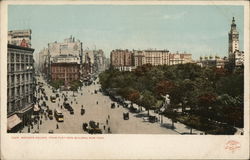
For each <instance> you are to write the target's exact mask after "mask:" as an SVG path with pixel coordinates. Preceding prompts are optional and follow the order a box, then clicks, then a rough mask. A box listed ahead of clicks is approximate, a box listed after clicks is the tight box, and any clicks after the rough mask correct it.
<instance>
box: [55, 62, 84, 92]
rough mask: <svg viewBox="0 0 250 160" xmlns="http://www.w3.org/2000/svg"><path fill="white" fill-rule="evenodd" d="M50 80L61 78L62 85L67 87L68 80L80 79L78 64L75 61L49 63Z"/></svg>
mask: <svg viewBox="0 0 250 160" xmlns="http://www.w3.org/2000/svg"><path fill="white" fill-rule="evenodd" d="M51 80H52V81H56V80H62V81H64V86H66V87H69V85H70V82H72V81H74V80H80V65H79V64H77V63H74V62H72V63H64V62H59V63H52V64H51Z"/></svg>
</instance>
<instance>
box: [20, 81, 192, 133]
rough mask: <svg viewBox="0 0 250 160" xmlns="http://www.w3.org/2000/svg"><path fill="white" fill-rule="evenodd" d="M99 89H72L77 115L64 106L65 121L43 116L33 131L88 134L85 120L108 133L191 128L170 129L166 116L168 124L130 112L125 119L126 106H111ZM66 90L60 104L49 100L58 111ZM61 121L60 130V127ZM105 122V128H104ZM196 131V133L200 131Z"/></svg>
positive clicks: (153, 131)
mask: <svg viewBox="0 0 250 160" xmlns="http://www.w3.org/2000/svg"><path fill="white" fill-rule="evenodd" d="M38 81H40V82H43V83H44V84H46V83H45V81H44V80H43V79H42V78H38ZM43 88H44V89H45V92H46V94H47V96H48V97H49V96H50V95H53V94H54V93H52V90H51V87H50V88H49V87H48V86H47V85H44V87H43ZM99 88H100V85H99V84H94V85H90V86H85V87H83V88H82V90H81V91H78V93H76V92H75V93H74V95H75V97H74V96H73V92H72V91H70V92H69V91H68V92H67V95H68V97H69V102H71V101H73V105H72V107H73V108H74V115H71V114H70V113H69V112H68V111H67V110H66V109H64V108H63V109H62V112H63V114H64V122H57V121H56V120H55V118H53V120H49V119H47V120H45V118H44V117H43V118H42V125H39V129H38V128H37V125H36V126H34V128H33V129H31V132H33V131H34V130H39V133H48V131H49V130H53V131H54V133H70V134H73V133H77V134H80V133H85V134H86V132H84V131H83V129H82V123H83V122H87V123H88V122H89V121H90V120H93V121H95V122H99V124H100V128H101V129H102V130H103V133H107V128H108V127H110V130H111V132H112V133H116V134H179V133H180V132H181V133H183V132H188V131H189V129H188V128H185V126H183V124H175V126H176V127H177V128H176V129H175V130H172V129H170V128H169V127H170V126H171V120H169V119H167V118H164V122H165V124H164V125H163V126H162V125H160V123H150V122H144V121H143V118H142V117H138V114H133V113H129V114H130V115H129V120H123V113H124V112H128V110H127V109H126V108H123V107H122V106H120V107H119V108H118V107H116V108H115V109H111V107H110V106H111V103H112V100H111V99H110V98H109V97H108V96H105V95H103V94H102V93H101V92H98V93H97V94H95V93H94V90H95V89H99ZM62 93H64V94H66V92H65V91H64V92H61V93H60V101H59V98H57V99H56V103H52V102H51V101H50V99H49V100H48V101H46V103H47V104H48V106H49V108H50V109H52V110H54V109H55V108H61V107H60V106H61V105H62V103H63V101H62V97H61V96H62ZM81 93H82V94H83V95H81ZM74 99H76V101H74ZM97 101H98V104H97ZM76 102H77V104H76ZM58 104H59V107H58ZM81 105H83V106H84V107H83V108H84V109H85V114H84V115H83V116H82V115H81V114H80V109H81ZM146 113H147V112H146V111H144V112H142V113H141V114H146ZM151 114H153V113H151ZM108 116H110V118H108ZM106 120H108V124H107V123H106ZM57 124H58V126H59V129H56V126H57ZM104 125H105V130H104V128H103V127H104ZM178 129H179V131H178ZM23 131H24V132H27V131H28V129H27V128H25V129H24V130H23ZM193 132H196V130H194V131H193Z"/></svg>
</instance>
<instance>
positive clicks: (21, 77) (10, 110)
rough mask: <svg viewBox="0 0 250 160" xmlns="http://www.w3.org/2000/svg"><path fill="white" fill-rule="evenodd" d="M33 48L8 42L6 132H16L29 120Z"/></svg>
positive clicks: (32, 96) (32, 103) (32, 102)
mask: <svg viewBox="0 0 250 160" xmlns="http://www.w3.org/2000/svg"><path fill="white" fill-rule="evenodd" d="M33 52H34V49H32V48H28V47H22V46H16V45H12V44H8V52H7V55H8V56H7V57H8V58H7V117H8V132H16V131H17V129H18V128H19V127H20V125H25V124H27V123H28V121H29V120H30V117H31V114H32V109H33V105H34V88H35V79H34V68H33V66H34V60H33Z"/></svg>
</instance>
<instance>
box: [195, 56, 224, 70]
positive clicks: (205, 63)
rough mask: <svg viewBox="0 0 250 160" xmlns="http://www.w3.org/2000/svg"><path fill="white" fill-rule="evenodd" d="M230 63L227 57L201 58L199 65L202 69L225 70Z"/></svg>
mask: <svg viewBox="0 0 250 160" xmlns="http://www.w3.org/2000/svg"><path fill="white" fill-rule="evenodd" d="M227 63H228V59H227V57H223V58H221V57H219V56H209V57H207V56H205V57H200V60H199V62H197V64H198V65H200V66H201V67H216V68H224V67H225V65H226V64H227Z"/></svg>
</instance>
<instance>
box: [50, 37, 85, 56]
mask: <svg viewBox="0 0 250 160" xmlns="http://www.w3.org/2000/svg"><path fill="white" fill-rule="evenodd" d="M48 50H49V54H50V56H51V58H52V59H53V57H54V56H58V55H61V54H63V55H65V54H71V55H74V56H79V57H80V58H82V42H80V40H75V38H74V37H72V36H70V37H69V38H66V39H64V41H63V42H57V41H55V42H52V43H49V44H48Z"/></svg>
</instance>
